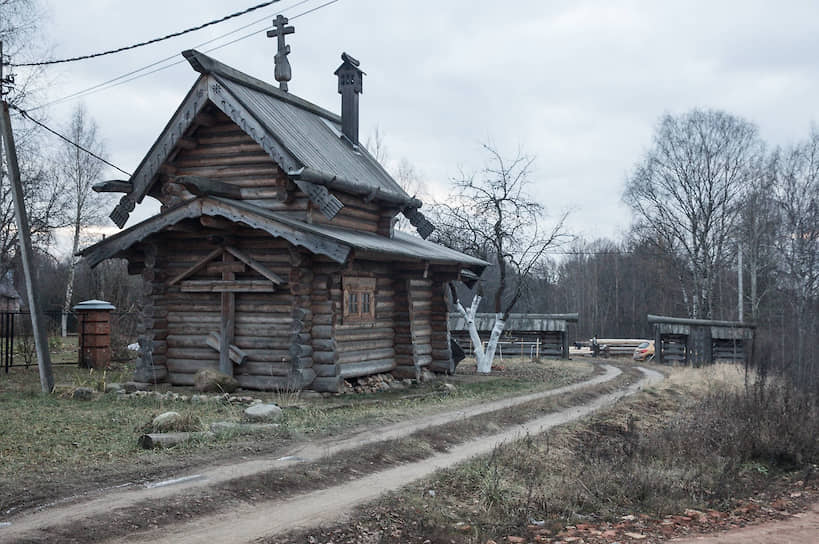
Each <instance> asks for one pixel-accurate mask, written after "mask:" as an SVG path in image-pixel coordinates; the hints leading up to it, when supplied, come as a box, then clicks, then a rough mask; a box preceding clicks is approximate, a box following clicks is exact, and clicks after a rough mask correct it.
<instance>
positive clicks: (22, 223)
mask: <svg viewBox="0 0 819 544" xmlns="http://www.w3.org/2000/svg"><path fill="white" fill-rule="evenodd" d="M3 64H4V59H3V42H2V41H0V95H1V96H2V105H3V112H2V115H0V134H1V135H2V138H3V147H4V150H5V155H6V168H7V170H8V176H9V184H10V185H11V194H12V197H13V199H14V216H15V218H16V219H17V239H18V243H19V246H20V260H21V261H22V262H23V276H25V282H26V294H27V295H28V309H29V314H30V315H31V329H32V331H33V333H34V345H35V348H36V350H37V366H38V368H39V370H40V385H41V387H42V389H43V393H51V391H52V390H53V389H54V374H53V373H52V371H51V355H50V354H49V352H48V339H47V338H46V333H45V329H44V328H43V327H44V320H43V315H42V311H41V309H40V303H39V293H38V291H37V285H36V282H35V278H34V270H33V266H32V249H31V231H30V230H29V227H28V216H27V215H26V206H25V202H24V200H23V184H22V182H21V181H20V168H19V165H18V164H17V149H16V148H15V147H14V134H13V132H12V130H11V116H10V115H9V105H8V102H6V94H8V92H9V91H10V89H9V90H7V89H6V87H7V86H10V85H12V84H13V83H14V76H13V75H11V74H10V75H9V77H8V78H4V77H3Z"/></svg>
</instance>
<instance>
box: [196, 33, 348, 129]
mask: <svg viewBox="0 0 819 544" xmlns="http://www.w3.org/2000/svg"><path fill="white" fill-rule="evenodd" d="M182 56H183V57H185V59H186V60H187V61H188V62H189V63H190V65H191V68H193V69H194V70H196V71H197V72H199V73H200V74H203V75H208V74H213V75H217V76H221V77H223V78H225V79H228V80H230V81H233V82H235V83H238V84H240V85H244V86H245V87H250V88H251V89H253V90H256V91H259V92H261V93H264V94H268V95H270V96H272V97H274V98H276V99H278V100H282V101H284V102H287V103H288V104H292V105H294V106H297V107H299V108H302V109H305V110H307V111H309V112H311V113H315V114H316V115H319V116H321V117H324V118H326V119H327V120H329V121H332V122H333V123H337V124H339V125H340V124H341V116H340V115H338V114H336V113H333V112H331V111H329V110H326V109H324V108H322V107H321V106H318V105H316V104H313V103H312V102H309V101H307V100H305V99H303V98H300V97H298V96H296V95H294V94H291V93H289V92H285V91H282V90H280V89H279V88H278V87H276V86H274V85H271V84H270V83H267V82H265V81H263V80H261V79H257V78H255V77H253V76H251V75H248V74H246V73H244V72H241V71H239V70H237V69H235V68H233V67H231V66H228V65H227V64H224V63H222V62H219V61H218V60H216V59H214V58H213V57H209V56H208V55H205V54H204V53H200V52H199V51H197V50H195V49H187V50H185V51H182Z"/></svg>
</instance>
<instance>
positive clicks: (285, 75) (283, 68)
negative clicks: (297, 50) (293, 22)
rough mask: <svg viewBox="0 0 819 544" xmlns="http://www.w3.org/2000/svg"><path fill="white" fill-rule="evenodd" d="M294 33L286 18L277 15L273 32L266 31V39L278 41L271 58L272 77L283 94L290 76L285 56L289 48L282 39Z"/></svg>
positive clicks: (288, 64)
mask: <svg viewBox="0 0 819 544" xmlns="http://www.w3.org/2000/svg"><path fill="white" fill-rule="evenodd" d="M295 31H296V29H295V28H293V27H292V26H287V17H284V16H282V15H278V16H277V17H276V19H275V20H274V21H273V30H268V31H267V37H268V38H272V37H274V36H275V37H277V38H278V40H279V43H278V45H279V47H278V50H277V51H276V56H275V57H273V61H274V63H275V68H274V70H273V75H274V76H275V78H276V81H278V82H279V88H280V89H281V90H283V91H285V92H287V82H288V81H290V78H291V77H292V74H291V71H290V61H289V60H287V55H289V54H290V46H289V45H285V43H284V37H285V36H286V35H287V34H293V33H294V32H295Z"/></svg>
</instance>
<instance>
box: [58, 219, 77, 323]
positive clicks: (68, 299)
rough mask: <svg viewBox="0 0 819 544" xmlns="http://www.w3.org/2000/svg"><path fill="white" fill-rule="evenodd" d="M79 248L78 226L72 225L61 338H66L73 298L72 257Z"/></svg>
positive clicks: (73, 261)
mask: <svg viewBox="0 0 819 544" xmlns="http://www.w3.org/2000/svg"><path fill="white" fill-rule="evenodd" d="M79 248H80V226H79V224H78V223H77V224H75V225H74V243H73V244H72V246H71V256H70V257H69V259H70V260H69V268H68V283H67V284H66V286H65V298H63V315H62V318H61V319H60V328H61V330H60V332H61V333H62V336H63V338H65V337H66V336H68V312H69V311H70V310H71V297H72V296H74V274H75V273H76V271H77V261H76V259H75V257H74V255H75V254H76V253H77V250H79Z"/></svg>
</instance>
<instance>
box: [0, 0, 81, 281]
mask: <svg viewBox="0 0 819 544" xmlns="http://www.w3.org/2000/svg"><path fill="white" fill-rule="evenodd" d="M42 18H43V14H42V11H41V9H40V3H39V2H38V1H37V0H0V40H2V42H3V56H4V59H3V61H4V62H8V61H9V59H12V60H15V61H17V60H20V59H19V57H20V56H23V55H25V56H27V57H28V56H29V55H37V54H38V51H37V44H38V43H39V42H38V40H39V34H38V27H39V23H40V21H41V20H42ZM20 71H21V73H18V74H16V78H15V85H14V86H13V88H12V89H11V92H10V94H9V95H7V96H6V99H7V100H8V102H10V103H11V104H17V105H20V104H25V102H26V100H27V99H28V98H29V97H30V95H31V92H32V89H36V87H37V86H38V85H41V84H42V81H43V80H42V77H41V76H42V68H31V69H22V68H21V69H20ZM4 75H6V76H7V75H9V74H8V70H6V71H5V72H4ZM15 142H16V147H17V156H18V161H19V166H20V177H21V181H22V184H23V193H24V200H25V207H26V211H27V213H28V219H29V228H30V229H31V238H32V243H33V244H34V246H35V247H36V248H37V249H38V250H40V251H45V250H46V249H47V247H48V245H49V244H50V242H51V234H52V231H53V229H54V228H57V227H60V226H62V225H63V224H64V215H63V211H64V205H65V199H64V198H63V195H62V191H61V190H60V187H59V180H58V179H57V178H56V177H55V176H54V171H53V169H52V164H51V163H50V161H49V160H48V159H47V157H46V153H44V149H45V145H44V143H43V140H42V135H41V134H39V133H38V131H36V130H34V129H32V128H30V127H26V126H25V125H18V126H16V127H15ZM17 244H18V238H17V225H16V223H15V217H14V204H13V200H12V196H11V186H10V184H9V179H8V176H7V173H6V169H5V164H3V165H2V166H0V277H4V276H5V274H6V273H7V272H8V271H9V270H10V269H11V268H12V263H13V261H14V259H15V257H16V254H17Z"/></svg>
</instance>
